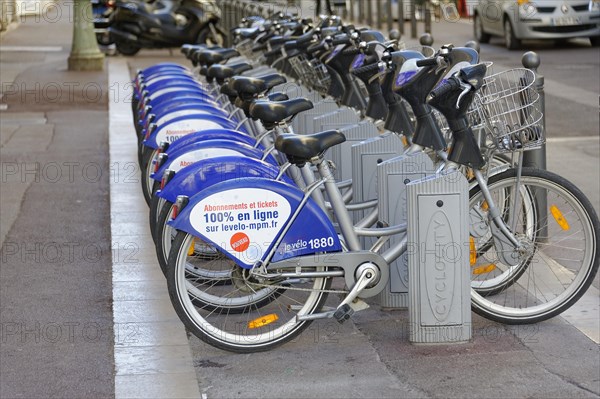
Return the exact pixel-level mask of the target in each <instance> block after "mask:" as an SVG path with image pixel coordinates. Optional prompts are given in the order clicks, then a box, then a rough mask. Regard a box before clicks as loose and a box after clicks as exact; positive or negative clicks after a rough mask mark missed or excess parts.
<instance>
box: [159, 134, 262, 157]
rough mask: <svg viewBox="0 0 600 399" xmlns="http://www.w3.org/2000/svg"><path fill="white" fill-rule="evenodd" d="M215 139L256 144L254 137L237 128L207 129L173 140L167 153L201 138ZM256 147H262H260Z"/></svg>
mask: <svg viewBox="0 0 600 399" xmlns="http://www.w3.org/2000/svg"><path fill="white" fill-rule="evenodd" d="M216 139H224V140H233V141H239V142H240V143H245V144H248V145H251V146H254V145H255V144H256V139H255V138H254V137H252V136H248V135H247V134H245V133H242V132H240V131H239V130H233V129H209V130H202V131H200V132H194V133H190V134H188V135H187V136H183V137H182V138H180V139H179V140H177V141H175V142H173V144H171V145H170V146H169V149H168V151H167V153H170V152H171V151H179V149H180V148H184V147H186V146H188V145H191V144H194V143H197V142H199V141H202V140H216ZM258 148H261V149H262V147H258Z"/></svg>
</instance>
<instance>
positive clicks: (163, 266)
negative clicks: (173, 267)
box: [153, 197, 173, 277]
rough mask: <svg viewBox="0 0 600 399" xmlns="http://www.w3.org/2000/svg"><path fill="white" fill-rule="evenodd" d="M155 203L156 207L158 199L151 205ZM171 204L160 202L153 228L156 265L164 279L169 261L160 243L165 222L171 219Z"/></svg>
mask: <svg viewBox="0 0 600 399" xmlns="http://www.w3.org/2000/svg"><path fill="white" fill-rule="evenodd" d="M154 202H156V204H157V206H158V202H159V201H158V197H156V198H154V199H153V203H154ZM172 207H173V203H172V202H169V201H162V206H161V207H160V209H157V214H158V217H157V219H156V222H155V227H154V237H155V239H154V243H155V245H156V257H157V258H158V265H159V266H160V270H162V272H163V274H164V275H165V277H166V276H167V262H168V260H169V254H168V253H166V251H165V250H164V246H163V243H162V240H163V233H164V231H165V226H166V225H167V221H168V220H169V219H170V217H171V212H172Z"/></svg>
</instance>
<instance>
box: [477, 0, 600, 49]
mask: <svg viewBox="0 0 600 399" xmlns="http://www.w3.org/2000/svg"><path fill="white" fill-rule="evenodd" d="M473 26H474V28H473V29H474V34H475V38H476V39H477V40H478V41H479V42H480V43H487V42H488V41H489V40H490V37H491V36H492V35H495V36H503V37H504V39H505V41H506V47H507V48H508V49H509V50H514V49H517V48H519V47H520V45H521V40H523V39H553V40H565V39H570V38H575V37H588V38H589V39H590V42H591V44H592V46H594V47H597V46H599V45H600V0H537V1H528V0H512V1H508V0H479V3H478V4H477V6H476V7H475V10H474V14H473Z"/></svg>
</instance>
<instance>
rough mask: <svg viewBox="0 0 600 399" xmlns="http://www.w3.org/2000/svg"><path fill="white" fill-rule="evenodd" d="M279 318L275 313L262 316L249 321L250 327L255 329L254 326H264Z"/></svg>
mask: <svg viewBox="0 0 600 399" xmlns="http://www.w3.org/2000/svg"><path fill="white" fill-rule="evenodd" d="M277 319H279V317H278V316H277V315H276V314H275V313H271V314H268V315H265V316H261V317H259V318H258V319H254V320H251V321H249V322H248V328H250V329H254V328H260V327H264V326H266V325H269V324H271V323H273V322H274V321H277Z"/></svg>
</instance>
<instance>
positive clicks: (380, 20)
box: [376, 0, 384, 30]
mask: <svg viewBox="0 0 600 399" xmlns="http://www.w3.org/2000/svg"><path fill="white" fill-rule="evenodd" d="M376 1H377V30H381V29H382V28H383V15H381V13H382V11H383V7H382V5H383V4H381V2H382V1H384V0H376Z"/></svg>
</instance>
